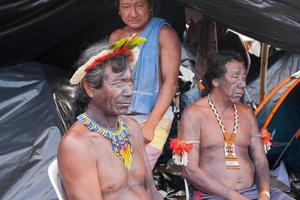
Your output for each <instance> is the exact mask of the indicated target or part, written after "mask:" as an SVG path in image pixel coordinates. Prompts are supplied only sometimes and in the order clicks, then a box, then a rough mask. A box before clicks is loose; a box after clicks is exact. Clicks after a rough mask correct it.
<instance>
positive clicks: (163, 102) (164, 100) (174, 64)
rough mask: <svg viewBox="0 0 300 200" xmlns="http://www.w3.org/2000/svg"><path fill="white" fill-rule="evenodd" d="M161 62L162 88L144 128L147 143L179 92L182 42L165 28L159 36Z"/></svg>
mask: <svg viewBox="0 0 300 200" xmlns="http://www.w3.org/2000/svg"><path fill="white" fill-rule="evenodd" d="M159 47H160V48H159V60H160V69H161V86H160V91H159V95H158V98H157V101H156V103H155V106H154V108H153V110H152V112H151V114H150V116H149V118H148V120H147V121H146V123H145V124H144V126H143V127H142V130H143V135H144V139H145V142H146V143H149V142H151V141H152V139H153V135H154V130H155V127H156V126H157V124H158V123H159V121H160V120H161V118H162V117H163V115H164V114H165V112H166V111H167V109H168V107H169V106H170V104H171V102H172V98H173V97H174V95H175V93H176V90H177V77H178V73H179V66H180V41H179V38H178V36H177V33H176V32H175V31H174V30H173V29H172V28H170V27H168V26H164V27H163V28H162V29H161V31H160V35H159Z"/></svg>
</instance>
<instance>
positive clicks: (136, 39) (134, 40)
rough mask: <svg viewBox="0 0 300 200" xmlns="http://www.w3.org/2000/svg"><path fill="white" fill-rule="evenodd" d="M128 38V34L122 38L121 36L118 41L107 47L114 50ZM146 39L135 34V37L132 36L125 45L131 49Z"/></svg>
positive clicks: (120, 46)
mask: <svg viewBox="0 0 300 200" xmlns="http://www.w3.org/2000/svg"><path fill="white" fill-rule="evenodd" d="M128 38H129V37H128V36H127V37H123V38H121V39H120V40H118V41H116V42H114V43H112V44H111V45H110V47H109V49H111V50H116V49H120V48H123V47H124V45H125V44H126V42H127V40H128ZM146 41H147V39H146V38H145V37H138V36H136V37H134V38H132V39H131V40H130V41H129V42H128V44H127V47H128V48H129V49H133V48H134V47H137V46H139V45H141V44H143V43H145V42H146Z"/></svg>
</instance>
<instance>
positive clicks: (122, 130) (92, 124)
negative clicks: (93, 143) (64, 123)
mask: <svg viewBox="0 0 300 200" xmlns="http://www.w3.org/2000/svg"><path fill="white" fill-rule="evenodd" d="M77 119H78V121H80V122H81V123H82V124H84V125H85V126H86V127H87V128H88V129H90V130H91V131H93V132H95V133H98V134H100V135H102V136H103V137H105V138H107V139H109V140H110V141H111V147H112V151H113V153H114V154H115V155H116V156H117V157H118V158H120V159H121V160H123V162H124V165H125V167H126V168H127V169H129V168H130V166H131V161H132V147H131V138H130V135H129V134H128V130H127V126H126V124H124V123H123V121H122V120H121V119H119V120H118V127H117V129H116V130H108V129H107V128H105V127H104V126H103V125H101V124H100V123H98V122H97V121H96V120H95V119H93V118H92V117H91V116H90V115H89V114H88V113H86V112H85V113H82V114H80V115H79V116H78V117H77Z"/></svg>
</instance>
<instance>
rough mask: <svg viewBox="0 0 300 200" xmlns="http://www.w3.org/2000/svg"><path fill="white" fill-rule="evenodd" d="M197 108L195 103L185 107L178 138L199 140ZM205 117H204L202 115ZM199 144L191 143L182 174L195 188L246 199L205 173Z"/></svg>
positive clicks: (199, 124) (225, 196)
mask: <svg viewBox="0 0 300 200" xmlns="http://www.w3.org/2000/svg"><path fill="white" fill-rule="evenodd" d="M200 114H201V113H199V110H197V109H195V105H191V106H189V107H187V108H186V109H185V110H184V112H183V114H182V117H181V120H180V124H179V129H178V138H179V139H180V140H185V141H200V127H201V123H205V121H201V119H200V117H197V115H200ZM204 118H205V117H204ZM202 119H203V118H202ZM200 145H201V141H200V144H193V148H192V150H191V151H190V152H189V153H188V164H187V166H184V167H183V176H184V177H185V178H186V179H187V180H188V182H189V183H191V184H192V185H193V186H194V187H195V188H196V189H197V190H200V191H203V192H207V193H209V194H211V195H215V196H219V197H223V198H225V199H240V200H244V199H246V198H245V197H244V196H242V195H240V194H239V193H238V192H236V191H234V190H231V189H230V188H228V187H226V186H225V185H223V184H222V183H220V182H219V181H218V180H216V179H215V178H213V177H211V176H209V175H207V174H206V173H205V172H204V171H203V170H202V169H201V168H200V167H199V160H200Z"/></svg>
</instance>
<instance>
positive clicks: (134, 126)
mask: <svg viewBox="0 0 300 200" xmlns="http://www.w3.org/2000/svg"><path fill="white" fill-rule="evenodd" d="M120 118H121V119H122V120H123V122H124V123H125V124H126V126H127V127H128V129H129V130H130V134H131V135H132V134H136V132H139V131H140V130H141V127H140V125H139V123H138V122H137V121H136V120H135V119H133V118H131V117H130V116H128V115H122V116H120Z"/></svg>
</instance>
